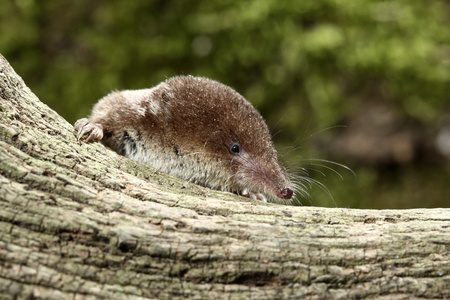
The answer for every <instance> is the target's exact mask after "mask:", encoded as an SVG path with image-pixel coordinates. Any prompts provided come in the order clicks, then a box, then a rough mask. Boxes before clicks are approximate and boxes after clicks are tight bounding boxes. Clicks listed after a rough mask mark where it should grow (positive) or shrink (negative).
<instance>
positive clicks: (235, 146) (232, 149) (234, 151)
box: [230, 143, 241, 154]
mask: <svg viewBox="0 0 450 300" xmlns="http://www.w3.org/2000/svg"><path fill="white" fill-rule="evenodd" d="M239 151H241V145H239V144H238V143H234V144H233V145H231V147H230V152H231V154H238V153H239Z"/></svg>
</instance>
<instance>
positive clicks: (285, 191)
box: [280, 187, 294, 199]
mask: <svg viewBox="0 0 450 300" xmlns="http://www.w3.org/2000/svg"><path fill="white" fill-rule="evenodd" d="M293 194H294V192H293V191H292V190H291V189H290V188H288V187H284V188H281V189H280V196H281V198H282V199H291V198H292V195H293Z"/></svg>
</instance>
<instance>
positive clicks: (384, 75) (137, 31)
mask: <svg viewBox="0 0 450 300" xmlns="http://www.w3.org/2000/svg"><path fill="white" fill-rule="evenodd" d="M449 28H450V4H449V2H448V1H444V0H441V1H438V0H432V1H411V0H396V1H374V0H352V1H348V0H341V1H335V0H317V1H275V0H247V1H232V0H220V1H209V0H198V1H170V0H159V1H156V0H153V1H148V0H145V1H144V0H134V1H119V0H110V1H105V0H99V1H87V0H78V1H58V0H48V1H37V0H15V1H13V0H7V1H6V2H4V3H2V9H1V10H0V32H1V35H0V52H1V53H2V54H3V55H4V56H5V57H6V58H7V59H8V60H9V61H10V63H11V64H12V66H13V67H14V68H15V69H16V71H17V72H18V73H19V74H20V75H21V76H22V77H23V78H24V80H25V82H26V83H27V84H28V85H29V86H30V88H31V89H32V90H33V91H34V92H35V93H36V94H37V95H38V96H39V97H40V99H41V100H42V101H44V102H45V103H47V104H48V105H49V106H50V107H52V108H53V109H55V110H56V111H57V112H58V113H60V114H61V115H62V116H64V117H65V118H66V119H67V120H68V121H69V122H72V123H73V122H74V121H75V120H76V119H78V118H80V117H84V116H86V115H88V114H89V111H90V109H91V107H92V106H93V104H94V103H95V102H96V101H97V99H99V98H100V97H102V96H103V95H105V94H106V93H108V92H110V91H111V90H116V89H117V90H118V89H137V88H145V87H150V86H153V85H155V84H157V83H158V82H160V81H163V80H164V79H166V78H167V77H170V76H173V75H179V74H193V75H200V76H206V77H210V78H213V79H216V80H218V81H221V82H223V83H225V84H227V85H230V86H232V87H233V88H235V89H236V90H237V91H238V92H240V93H241V94H243V95H244V96H245V97H246V98H247V99H249V100H250V101H251V102H252V103H253V104H254V105H255V106H256V107H257V108H258V110H259V111H260V112H261V113H262V114H263V115H264V117H265V118H266V120H267V121H268V124H269V127H271V128H272V129H273V132H274V133H276V132H277V131H281V133H279V134H277V135H276V136H275V141H276V143H277V148H278V149H279V150H280V152H283V149H284V147H288V146H292V147H299V149H297V150H295V151H293V152H292V153H291V154H290V155H289V156H287V157H288V158H289V157H290V159H291V160H292V159H294V160H295V159H297V160H298V159H299V158H300V157H301V158H305V157H306V158H313V157H315V158H327V157H328V155H331V158H333V157H332V153H327V151H326V149H322V148H320V147H318V146H317V145H316V143H315V142H314V141H315V139H316V138H317V139H320V137H321V134H317V135H315V136H313V137H311V138H309V136H310V135H312V134H314V133H315V132H318V131H320V130H323V129H326V128H329V127H332V126H335V125H339V124H344V122H345V120H346V119H348V118H350V117H351V116H352V114H355V113H356V112H357V111H358V108H360V107H361V105H362V103H364V102H365V101H368V100H370V101H373V100H375V101H382V102H383V103H389V105H391V106H392V107H394V108H395V109H396V110H397V111H398V112H399V114H400V118H401V120H403V121H404V122H405V124H409V123H411V122H412V123H419V124H422V125H423V126H425V127H426V128H427V129H429V130H430V131H431V132H432V131H433V130H436V126H437V122H438V119H439V118H440V117H441V116H442V115H443V113H444V112H445V111H447V112H448V111H449V108H450V105H449V95H450V88H449V86H450V84H449V83H450V33H449ZM342 130H345V129H330V130H329V131H327V134H333V133H335V132H336V131H339V132H340V131H342ZM300 163H301V159H300ZM344 163H346V164H348V165H349V166H350V167H352V168H353V170H354V171H355V173H356V178H355V177H354V176H353V175H352V174H351V173H349V172H347V171H345V170H344V169H340V168H338V167H333V168H335V169H336V170H337V171H339V172H340V173H342V175H343V177H344V180H341V179H340V178H339V176H337V175H333V174H334V173H333V172H332V171H329V170H326V169H323V170H322V172H323V173H324V174H325V175H326V176H325V177H322V175H321V174H320V172H314V171H312V174H311V175H312V176H316V175H317V176H318V177H317V178H316V179H317V180H319V181H321V182H323V183H324V185H326V186H327V188H328V189H329V190H330V191H331V193H332V194H333V197H334V200H332V199H331V198H330V197H328V196H327V193H326V192H323V191H321V190H320V188H318V187H316V188H314V189H313V190H312V191H311V194H312V196H313V197H312V200H311V204H313V205H327V206H334V205H337V206H341V207H342V206H343V207H430V206H449V204H450V203H449V202H448V195H450V190H449V188H448V187H447V185H448V184H447V182H448V179H449V178H450V176H449V175H450V174H449V173H450V172H449V170H448V166H447V167H445V166H443V165H442V164H439V168H438V167H435V166H430V165H429V164H428V165H427V164H426V165H425V166H423V165H419V163H417V164H416V163H414V162H413V163H410V164H408V165H407V166H400V167H398V168H396V169H395V170H392V169H389V170H387V169H383V170H380V169H379V168H373V166H370V165H364V164H357V163H356V162H352V161H344ZM294 164H295V162H294ZM314 173H318V174H314ZM430 174H431V175H430ZM302 202H303V204H310V203H309V202H308V200H303V201H302Z"/></svg>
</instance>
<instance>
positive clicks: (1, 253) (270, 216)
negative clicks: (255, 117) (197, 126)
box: [0, 56, 450, 299]
mask: <svg viewBox="0 0 450 300" xmlns="http://www.w3.org/2000/svg"><path fill="white" fill-rule="evenodd" d="M0 88H1V89H0V103H1V106H0V185H1V188H0V228H1V233H0V294H2V295H4V298H5V299H8V298H11V299H13V298H32V297H33V298H38V299H68V298H74V299H79V298H92V299H94V298H104V299H118V298H120V299H123V298H133V299H147V298H159V299H178V298H180V299H181V298H186V297H189V298H197V299H200V298H205V299H238V298H239V299H241V298H251V299H274V298H276V299H278V298H290V299H304V298H312V299H323V298H342V299H345V298H371V297H380V296H385V297H386V298H390V299H391V298H396V299H405V298H410V297H416V298H419V297H420V298H445V297H447V298H448V297H450V255H449V252H450V210H449V209H415V210H354V209H341V208H334V209H330V208H318V207H290V206H282V205H276V204H266V203H262V202H257V201H251V200H249V199H246V198H242V197H238V196H236V195H232V194H229V193H221V192H216V191H212V190H209V189H206V188H202V187H199V186H196V185H194V184H190V183H187V182H184V181H182V180H179V179H176V178H172V177H169V176H167V175H165V174H162V173H160V172H158V171H155V170H153V169H151V168H150V167H147V166H145V165H142V164H140V163H138V162H135V161H132V160H130V159H127V158H124V157H121V156H119V155H117V154H115V153H114V152H112V151H110V150H109V149H107V148H105V147H104V146H102V145H101V144H98V143H97V144H81V143H79V142H78V141H77V140H76V137H75V135H74V131H73V128H72V126H71V125H70V124H68V123H67V122H66V121H65V120H64V119H63V118H61V117H60V116H59V115H58V114H57V113H55V112H54V111H53V110H51V109H50V108H48V107H47V106H46V105H45V104H43V103H41V102H40V101H39V100H38V99H37V97H36V96H35V95H34V94H33V93H32V92H31V91H30V90H29V89H28V88H27V87H26V85H25V84H24V82H23V81H22V79H21V78H20V77H19V76H18V75H17V74H16V73H15V72H14V70H13V69H12V68H11V66H10V65H9V63H8V62H7V61H6V60H5V58H4V57H3V56H0ZM2 297H3V296H2ZM0 298H1V297H0ZM2 299H3V298H2Z"/></svg>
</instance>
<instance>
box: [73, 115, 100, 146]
mask: <svg viewBox="0 0 450 300" xmlns="http://www.w3.org/2000/svg"><path fill="white" fill-rule="evenodd" d="M73 127H74V129H75V131H77V138H78V140H84V141H85V142H87V143H89V142H97V141H100V140H101V139H102V138H103V126H102V124H98V123H97V124H94V123H91V122H90V121H89V119H87V118H83V119H79V120H78V121H76V122H75V124H74V125H73Z"/></svg>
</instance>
